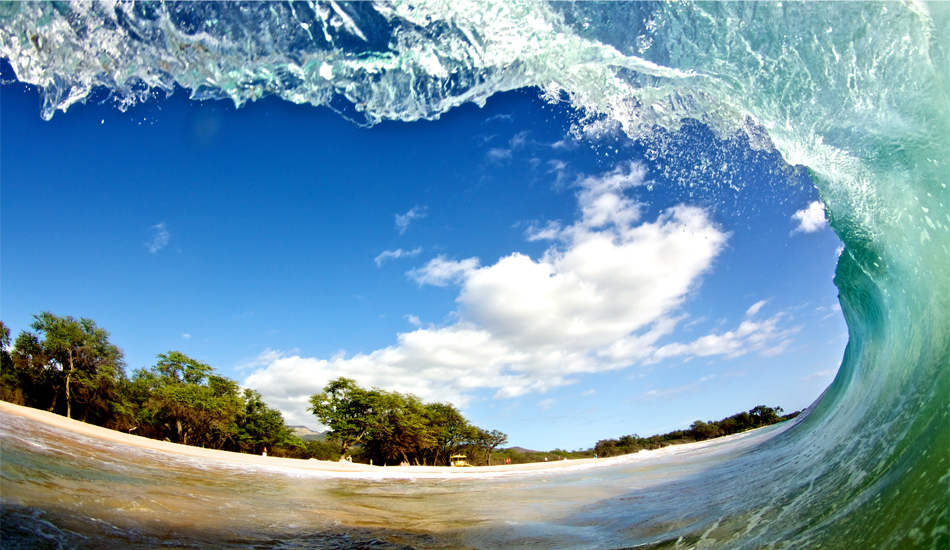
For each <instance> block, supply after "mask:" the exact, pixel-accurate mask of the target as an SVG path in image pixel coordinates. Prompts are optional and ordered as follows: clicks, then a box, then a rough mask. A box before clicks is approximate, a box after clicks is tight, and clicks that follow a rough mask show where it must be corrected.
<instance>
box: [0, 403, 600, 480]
mask: <svg viewBox="0 0 950 550" xmlns="http://www.w3.org/2000/svg"><path fill="white" fill-rule="evenodd" d="M6 414H10V415H14V416H20V417H24V418H28V419H30V420H33V421H36V422H39V423H42V424H45V425H47V426H52V427H53V428H56V429H59V430H63V431H66V432H70V433H73V434H79V435H83V436H87V437H92V438H96V439H103V440H106V441H111V442H113V443H119V444H123V445H128V446H130V447H137V448H140V449H149V450H153V451H161V452H166V453H172V454H176V455H181V456H190V457H196V458H205V459H211V460H222V461H225V462H232V463H233V462H237V463H244V464H253V465H255V466H273V467H278V468H292V469H298V470H310V471H319V472H328V473H351V474H368V473H373V474H385V475H398V476H405V475H412V474H417V473H426V474H443V475H447V476H468V475H471V474H486V473H503V472H514V471H524V470H554V469H561V468H567V467H572V466H581V465H587V464H604V465H606V464H610V463H613V462H615V460H613V459H616V458H618V457H611V458H580V459H573V460H571V459H568V460H554V461H550V462H531V463H527V464H501V465H496V466H474V467H471V468H454V467H451V466H370V465H369V464H359V463H352V462H339V461H328V460H316V459H309V460H302V459H297V458H281V457H275V456H260V455H252V454H245V453H235V452H231V451H221V450H218V449H203V448H201V447H193V446H191V445H182V444H180V443H171V442H169V441H159V440H157V439H151V438H148V437H143V436H140V435H133V434H127V433H125V432H119V431H116V430H111V429H109V428H103V427H102V426H95V425H93V424H86V423H85V422H80V421H78V420H72V419H69V418H66V417H65V416H60V415H58V414H55V413H51V412H48V411H41V410H39V409H33V408H30V407H24V406H21V405H14V404H13V403H8V402H6V401H0V415H6Z"/></svg>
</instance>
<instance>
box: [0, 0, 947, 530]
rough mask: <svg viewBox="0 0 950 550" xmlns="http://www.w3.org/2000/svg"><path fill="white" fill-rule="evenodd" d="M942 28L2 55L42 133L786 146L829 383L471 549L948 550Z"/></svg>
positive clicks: (668, 25) (497, 28) (129, 8)
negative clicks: (736, 440)
mask: <svg viewBox="0 0 950 550" xmlns="http://www.w3.org/2000/svg"><path fill="white" fill-rule="evenodd" d="M948 21H950V17H948V8H947V5H946V4H935V5H919V4H895V3H881V4H878V3H874V4H870V3H835V4H820V3H809V4H794V3H785V2H783V3H767V4H759V3H723V4H681V3H661V4H652V3H639V2H637V3H629V4H627V3H607V4H600V3H597V4H590V3H577V4H574V3H564V4H561V3H553V4H541V3H534V2H515V1H509V2H498V3H487V2H465V1H460V0H451V1H444V2H438V1H433V2H418V3H416V2H393V3H353V4H343V3H335V2H330V3H288V4H283V3H282V4H276V3H263V4H222V3H207V4H203V3H180V4H175V3H135V4H132V3H122V2H120V3H114V2H102V3H96V2H92V3H82V4H79V3H75V4H72V3H61V2H52V3H24V4H18V3H3V5H2V6H0V55H2V56H3V57H4V58H6V59H7V60H8V61H9V63H10V64H11V65H12V67H13V69H14V71H15V72H16V75H17V78H18V79H19V80H21V81H22V82H26V83H30V84H34V85H36V86H38V87H39V88H40V91H41V96H42V98H43V105H42V108H41V114H42V116H43V117H44V118H47V119H48V118H50V117H52V116H53V114H54V113H55V111H56V110H63V111H65V110H66V109H67V108H68V107H69V106H70V105H73V104H75V103H77V102H83V101H85V100H86V99H87V98H89V97H90V96H91V94H94V93H95V91H96V90H97V89H105V90H107V91H108V92H109V94H110V96H109V97H110V99H111V100H112V101H115V102H116V104H117V105H118V106H119V107H120V108H126V107H128V106H130V105H133V104H135V103H136V102H140V101H144V100H147V99H148V98H149V97H151V96H152V95H153V94H156V93H166V94H170V93H172V92H173V91H174V90H175V89H176V87H181V88H183V89H186V90H188V91H190V93H191V96H192V98H194V99H230V100H232V101H233V102H234V103H235V104H236V105H238V106H240V105H242V104H244V103H246V102H247V101H254V100H256V99H259V98H261V97H263V96H266V95H276V96H279V97H281V98H283V99H285V100H288V101H292V102H296V103H309V104H312V105H315V106H328V107H330V108H333V109H335V110H337V111H338V112H340V113H341V114H343V115H344V116H347V117H349V118H351V119H354V120H356V119H358V120H359V122H360V123H364V124H369V125H371V124H373V123H375V122H378V121H381V120H405V121H412V120H418V119H432V118H437V117H439V116H440V115H441V114H442V113H445V112H447V111H448V110H450V109H452V108H453V107H455V106H458V105H460V104H462V103H466V102H475V103H478V104H483V103H484V102H485V100H486V99H487V98H488V97H490V96H491V95H492V94H495V93H498V92H502V91H507V90H513V89H518V88H525V87H536V88H538V89H540V90H541V93H542V94H543V95H544V97H546V98H548V99H549V100H550V101H552V102H554V101H567V102H570V103H571V104H572V105H573V106H574V107H575V108H576V109H577V111H578V113H579V116H578V122H577V126H578V128H577V129H578V131H583V129H584V128H585V127H589V126H590V125H593V124H601V123H604V122H609V123H612V124H619V125H620V127H621V128H622V129H623V131H625V132H626V133H627V134H628V135H629V136H630V137H632V138H635V139H639V140H641V141H642V142H644V143H646V144H647V145H648V147H649V148H650V150H651V151H652V152H653V154H654V155H656V156H658V157H662V156H663V155H664V153H668V152H669V151H672V150H673V149H675V147H673V146H671V141H672V142H675V140H676V139H677V137H676V130H677V129H678V128H680V126H681V125H682V124H683V122H684V121H685V120H697V121H700V122H701V123H703V124H706V125H708V126H709V127H710V128H712V129H713V130H714V131H715V132H716V133H717V135H719V136H720V137H722V138H725V139H728V138H730V137H733V136H737V135H738V136H742V139H749V140H750V142H751V143H752V144H753V146H754V147H757V148H763V149H768V148H774V149H775V150H777V151H778V152H780V153H781V154H782V155H783V157H784V159H785V160H786V161H787V162H788V163H790V164H793V165H803V166H805V167H807V169H808V170H809V172H810V175H811V177H812V180H813V181H814V182H815V184H816V185H817V186H818V190H819V193H820V196H821V198H822V201H823V202H824V203H825V205H826V208H827V211H828V215H829V218H830V221H831V225H832V227H833V228H834V230H835V232H836V233H837V235H838V237H839V238H840V239H841V240H842V242H843V243H844V244H845V249H844V251H843V253H842V254H841V257H840V260H839V264H838V268H837V273H836V278H835V283H836V285H837V286H838V288H839V289H840V300H841V306H842V309H843V312H844V314H845V318H846V321H847V323H848V327H849V337H850V340H849V344H848V348H847V351H846V353H845V357H844V360H843V363H842V365H841V368H840V369H839V372H838V375H837V377H836V379H835V380H834V382H833V383H832V384H831V386H830V387H829V388H828V389H827V390H826V391H825V393H824V394H823V395H822V397H821V398H820V399H819V400H818V401H817V402H816V403H815V404H814V405H812V407H810V408H809V410H808V411H807V413H806V414H805V415H803V417H802V418H801V420H800V421H798V422H797V423H796V424H795V425H794V426H792V427H791V428H789V429H784V430H782V431H781V433H777V434H775V435H774V437H764V438H760V439H755V441H756V444H755V445H752V446H751V447H749V448H745V447H744V448H743V449H744V450H743V451H742V452H739V451H736V452H734V453H732V454H728V453H727V454H728V457H727V458H724V459H722V460H719V461H713V462H712V463H708V464H704V465H703V466H702V467H701V468H700V467H698V466H697V467H695V468H693V470H691V471H692V474H691V477H689V479H682V478H677V479H667V480H665V481H662V482H657V483H656V484H653V485H651V486H649V487H646V488H642V487H641V488H636V489H634V488H630V489H629V490H628V491H627V494H624V495H619V494H615V493H614V492H611V491H606V490H604V492H603V500H602V503H603V504H602V505H599V506H593V505H592V506H582V507H580V508H578V510H577V511H575V512H573V513H572V514H570V518H568V519H565V518H564V517H561V519H559V520H557V522H555V521H554V520H551V519H550V517H548V516H545V517H547V518H548V519H538V520H537V522H540V523H535V524H534V525H535V526H534V527H527V526H526V525H528V523H521V524H518V525H520V527H519V526H517V525H514V524H512V523H510V522H509V523H506V522H504V521H502V520H501V519H499V520H498V524H499V525H503V526H499V527H497V528H493V527H491V525H493V524H492V523H491V522H488V525H489V526H488V527H484V526H481V527H479V528H478V529H476V530H474V531H472V532H475V531H477V532H478V533H481V534H479V535H478V536H479V537H482V538H477V539H474V540H475V542H474V543H473V545H475V546H485V545H488V546H494V545H503V544H502V543H503V542H505V541H508V542H512V541H522V542H523V541H525V540H535V542H536V543H537V545H538V546H558V543H554V542H551V544H547V543H546V542H545V541H548V542H550V541H549V540H548V539H545V538H543V537H541V536H540V535H537V537H536V538H534V539H532V538H531V537H532V536H534V535H531V533H532V532H537V533H540V532H545V530H550V529H555V523H557V524H558V526H559V527H558V528H560V529H565V530H566V529H569V528H570V529H574V531H572V532H581V531H583V532H585V533H596V536H594V535H591V536H592V537H593V538H587V539H584V541H586V542H584V541H581V542H578V543H577V545H578V546H579V547H618V546H634V545H654V544H655V545H662V544H666V543H668V544H676V545H683V546H688V547H696V548H762V547H776V548H803V547H812V548H817V547H821V548H907V547H915V548H946V547H948V546H950V533H948V524H950V517H948V506H950V505H948V502H950V336H948V335H950V277H948V273H950V250H948V249H950V231H948V228H950V214H948V213H950V191H948V188H947V185H948V183H950V159H948V151H950V95H948V90H950V77H948V70H950V69H948V67H950V56H948V50H950V45H948V36H950V24H948ZM696 165H697V166H698V167H697V168H696V170H697V171H699V172H700V174H699V176H702V173H701V172H702V171H703V170H705V169H704V168H703V167H702V166H701V165H702V163H696ZM7 452H8V451H7V446H5V449H4V453H5V461H4V462H5V464H6V462H7V460H6V459H7V454H6V453H7ZM619 472H620V473H616V472H614V473H611V474H610V475H609V476H608V475H604V476H600V475H599V474H598V476H594V477H591V478H590V479H587V481H586V482H585V483H587V486H588V487H595V488H600V489H605V488H606V487H607V486H614V485H616V484H617V479H619V478H618V477H617V476H621V477H622V476H623V475H626V474H624V472H627V473H628V474H629V473H630V471H628V470H623V469H621V470H619ZM3 479H4V482H5V483H13V481H11V480H12V478H11V477H10V476H9V475H8V473H7V471H6V470H4V478H3ZM571 479H572V480H573V479H575V478H571ZM562 483H564V484H569V483H574V481H571V482H567V481H563V482H562ZM697 487H698V489H697ZM594 492H595V493H598V494H600V493H599V490H598V489H595V490H594ZM608 493H609V494H608ZM7 494H8V489H6V488H5V489H4V499H7V496H6V495H7ZM518 494H523V495H525V496H524V498H525V499H527V500H528V501H532V502H533V500H532V499H536V498H538V495H536V494H532V493H531V492H530V490H528V489H524V490H523V492H522V493H518ZM513 498H515V499H517V498H518V497H513ZM409 500H411V499H409ZM648 502H652V504H645V503H648ZM657 502H662V504H657ZM412 506H413V507H414V509H415V507H416V506H418V503H416V502H415V501H414V500H413V504H412ZM433 506H435V505H433ZM473 513H474V512H473ZM37 521H39V520H37ZM393 521H394V523H392V525H395V526H399V525H401V524H400V523H399V521H396V520H393ZM529 523H530V522H529ZM569 526H573V527H569ZM550 532H553V531H550ZM472 536H474V535H472ZM506 537H507V538H506ZM525 537H527V538H525ZM460 540H468V539H465V538H464V537H462V539H460ZM564 540H568V539H564ZM478 541H481V543H479V542H478ZM415 544H421V543H419V541H416V543H415ZM565 544H567V543H565Z"/></svg>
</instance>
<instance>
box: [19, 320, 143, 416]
mask: <svg viewBox="0 0 950 550" xmlns="http://www.w3.org/2000/svg"><path fill="white" fill-rule="evenodd" d="M33 319H34V321H33V323H32V324H31V325H30V328H32V329H33V330H34V331H35V333H30V332H23V333H21V334H20V335H19V336H18V337H17V341H16V347H15V349H14V353H13V354H12V355H13V357H12V362H13V364H14V365H15V366H18V367H20V368H19V369H17V370H19V371H20V373H19V374H20V375H21V376H19V377H18V378H19V379H20V380H21V381H23V382H26V384H25V385H29V386H32V387H30V388H29V389H30V391H31V393H32V395H31V397H32V398H33V400H34V401H35V400H36V399H37V398H40V397H41V396H40V395H37V394H42V393H47V394H52V399H50V400H49V401H50V404H49V409H50V410H54V409H55V408H56V402H57V398H58V396H59V395H60V392H62V393H63V394H64V397H65V407H66V417H67V418H72V417H73V405H74V404H76V405H77V406H78V407H79V408H80V409H82V414H81V417H82V420H86V419H87V418H88V417H89V416H90V415H92V416H95V417H98V418H99V419H100V420H101V419H102V417H107V416H108V409H109V406H108V405H109V403H110V402H111V401H112V399H113V398H114V397H115V391H116V386H117V384H118V382H119V380H120V379H121V378H123V377H124V376H125V371H124V370H123V367H124V363H123V361H122V350H120V349H119V348H118V347H117V346H115V345H114V344H112V343H111V342H109V332H108V331H106V330H105V329H103V328H100V327H98V326H97V325H96V323H95V322H94V321H92V320H90V319H85V318H83V319H80V320H78V321H77V320H76V319H74V318H72V317H69V316H66V317H59V316H57V315H53V314H52V313H49V312H43V313H40V314H39V315H34V316H33ZM31 406H32V405H31Z"/></svg>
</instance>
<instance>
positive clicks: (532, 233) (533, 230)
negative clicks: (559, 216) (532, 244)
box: [524, 220, 561, 241]
mask: <svg viewBox="0 0 950 550" xmlns="http://www.w3.org/2000/svg"><path fill="white" fill-rule="evenodd" d="M524 234H525V237H527V239H528V240H529V241H553V240H554V239H556V238H558V236H559V235H560V234H561V222H559V221H555V220H550V221H548V223H547V224H546V225H545V226H544V227H538V226H537V225H534V224H532V225H531V226H530V227H528V229H526V230H525V232H524Z"/></svg>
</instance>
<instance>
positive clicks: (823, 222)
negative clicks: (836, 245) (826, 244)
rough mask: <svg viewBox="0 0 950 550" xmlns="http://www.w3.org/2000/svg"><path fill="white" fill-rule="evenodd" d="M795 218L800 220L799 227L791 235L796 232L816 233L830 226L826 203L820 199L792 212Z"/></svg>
mask: <svg viewBox="0 0 950 550" xmlns="http://www.w3.org/2000/svg"><path fill="white" fill-rule="evenodd" d="M792 219H793V220H798V227H796V228H795V229H793V230H792V232H791V233H789V234H790V235H794V234H795V233H814V232H815V231H818V230H820V229H824V228H825V227H828V218H826V217H825V205H823V204H822V203H821V202H820V201H814V202H812V203H811V204H809V205H808V208H805V209H803V210H799V211H798V212H795V213H794V214H792Z"/></svg>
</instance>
